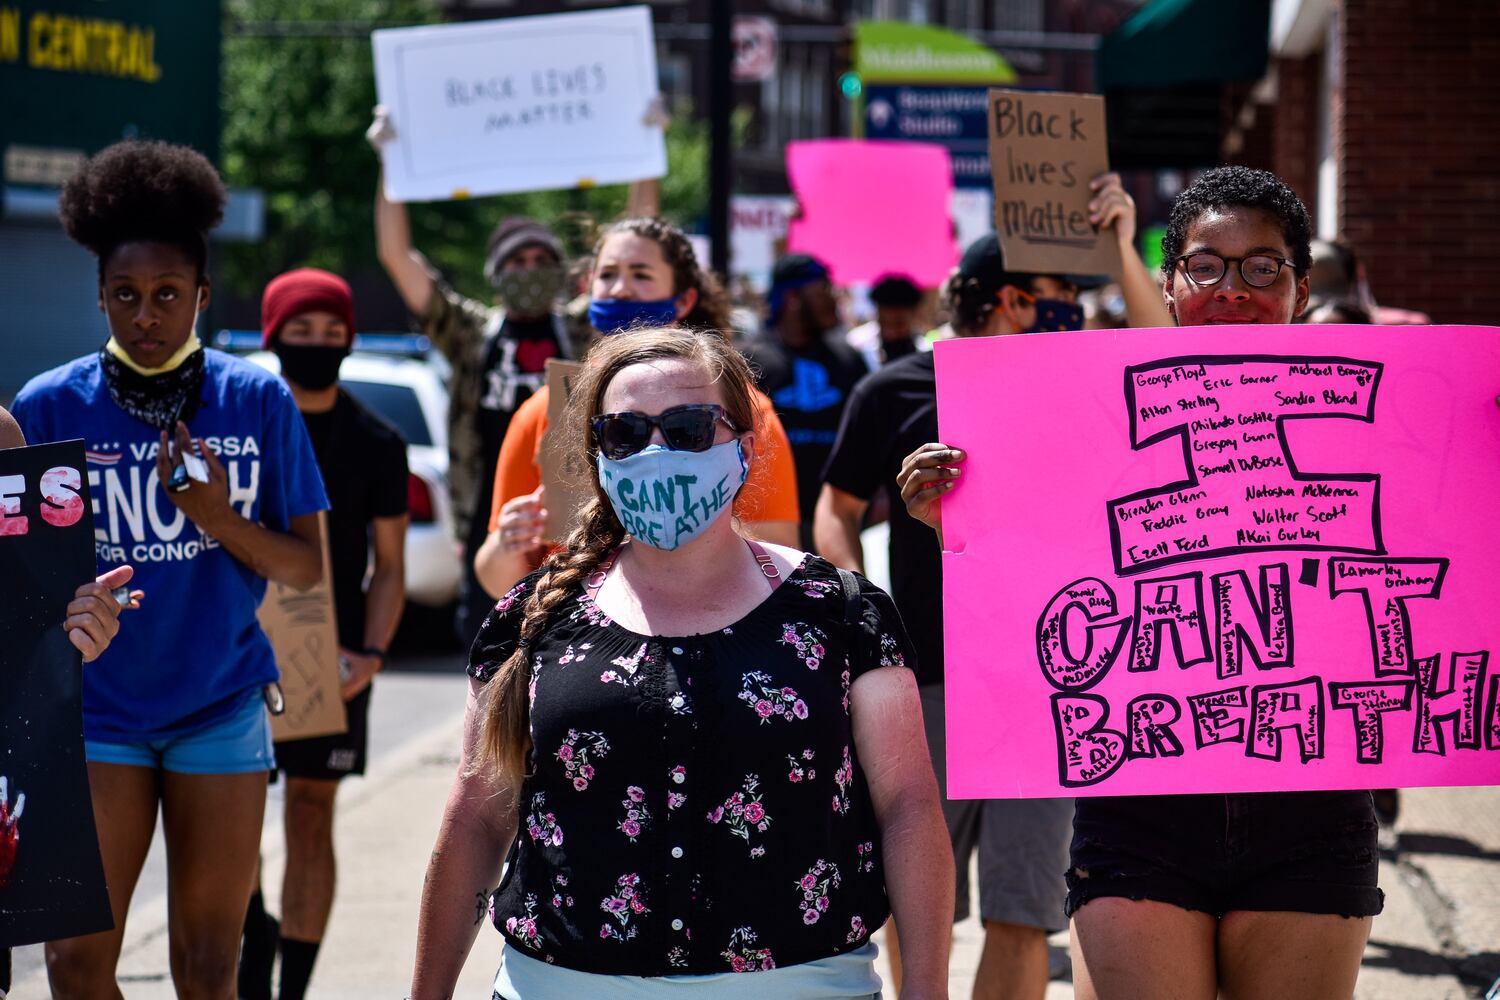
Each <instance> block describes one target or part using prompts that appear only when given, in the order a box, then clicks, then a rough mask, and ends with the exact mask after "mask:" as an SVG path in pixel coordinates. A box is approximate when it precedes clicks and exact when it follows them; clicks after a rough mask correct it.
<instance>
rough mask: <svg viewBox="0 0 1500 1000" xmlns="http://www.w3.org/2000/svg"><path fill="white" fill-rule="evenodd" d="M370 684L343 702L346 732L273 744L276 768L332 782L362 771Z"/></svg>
mask: <svg viewBox="0 0 1500 1000" xmlns="http://www.w3.org/2000/svg"><path fill="white" fill-rule="evenodd" d="M374 687H375V685H373V684H371V685H369V686H368V687H366V688H365V689H364V690H363V691H361V692H360V693H359V694H357V695H355V696H354V698H353V699H352V700H350V701H346V702H344V714H345V715H346V716H347V717H348V719H349V729H348V731H347V732H342V733H336V734H335V735H333V736H314V737H313V738H312V739H308V740H288V741H286V742H285V743H278V744H276V767H277V769H278V770H280V771H283V772H285V773H286V776H287V777H289V778H324V779H328V780H332V781H337V780H338V779H340V778H342V777H344V776H345V775H349V774H364V773H365V755H366V752H367V751H368V749H369V733H370V692H371V690H373V689H374Z"/></svg>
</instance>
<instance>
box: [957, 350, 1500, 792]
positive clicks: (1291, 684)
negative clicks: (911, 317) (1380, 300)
mask: <svg viewBox="0 0 1500 1000" xmlns="http://www.w3.org/2000/svg"><path fill="white" fill-rule="evenodd" d="M936 364H937V378H938V416H939V423H940V425H941V435H942V440H943V441H944V443H947V444H950V445H953V446H956V447H959V448H963V449H964V450H966V451H967V452H968V459H967V461H966V462H965V463H964V464H963V469H964V471H963V474H962V476H961V482H960V484H959V485H958V487H957V488H955V489H954V490H953V492H952V493H951V494H949V496H948V497H947V498H946V499H945V500H944V501H943V528H944V554H943V594H944V614H945V631H944V635H945V644H946V653H945V655H946V663H945V677H946V683H947V705H948V782H949V794H950V795H952V796H953V797H955V798H1031V797H1050V796H1058V795H1140V794H1157V793H1188V792H1244V791H1281V790H1313V789H1338V788H1392V787H1411V786H1422V785H1491V784H1500V611H1497V604H1500V405H1497V400H1496V396H1497V393H1500V329H1495V328H1490V327H1456V326H1449V327H1410V326H1407V327H1378V326H1324V327H1312V326H1284V327H1280V326H1278V327H1266V326H1242V327H1215V328H1207V327H1199V328H1190V329H1174V330H1099V331H1084V332H1079V333H1060V334H1034V335H1030V336H1016V337H995V338H975V339H966V340H953V341H946V342H943V343H940V344H938V345H937V358H936Z"/></svg>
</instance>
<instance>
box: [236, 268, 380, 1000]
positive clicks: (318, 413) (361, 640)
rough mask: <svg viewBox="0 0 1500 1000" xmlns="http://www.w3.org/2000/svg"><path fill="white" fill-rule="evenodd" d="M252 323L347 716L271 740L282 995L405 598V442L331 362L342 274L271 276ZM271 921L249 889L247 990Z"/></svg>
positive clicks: (321, 899) (271, 932)
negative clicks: (290, 412) (280, 807)
mask: <svg viewBox="0 0 1500 1000" xmlns="http://www.w3.org/2000/svg"><path fill="white" fill-rule="evenodd" d="M261 334H262V336H263V338H264V339H263V343H264V344H265V346H266V347H267V348H268V349H270V350H272V351H275V352H276V356H277V357H278V358H280V359H281V374H282V376H283V377H284V378H285V379H286V383H287V387H288V388H289V389H291V392H292V398H293V399H294V400H296V403H297V408H298V409H299V410H300V411H302V419H303V421H304V423H305V424H306V425H307V433H308V437H309V438H311V439H312V446H313V454H314V455H316V456H317V460H318V469H319V471H320V472H321V473H322V476H323V482H324V483H325V485H326V487H327V489H328V499H329V503H330V505H331V509H330V510H329V512H328V532H327V534H328V549H329V559H330V568H331V576H332V585H333V604H334V614H335V618H336V619H337V622H338V642H339V662H340V667H341V670H342V674H343V678H342V679H343V690H342V693H343V696H344V701H345V706H344V707H345V715H346V717H347V719H348V730H347V731H346V732H344V733H341V734H338V735H334V736H325V737H318V738H314V739H305V740H295V741H289V742H284V743H278V744H276V764H277V767H278V768H279V769H280V770H281V771H283V772H285V773H286V776H287V781H286V811H285V814H284V820H285V826H286V848H287V850H286V871H285V873H284V875H283V877H282V889H281V906H282V914H281V923H280V930H279V935H280V950H281V992H280V996H281V1000H301V998H302V997H303V995H304V994H305V992H306V990H307V984H308V981H309V979H310V978H311V977H312V969H313V963H314V962H315V961H316V959H317V954H318V947H319V944H320V943H321V941H322V939H323V933H324V931H325V930H326V928H327V925H328V915H329V911H330V910H331V909H332V907H333V892H334V881H335V870H336V861H335V858H334V852H333V811H334V800H335V796H336V793H337V792H338V783H339V780H340V779H341V778H343V777H345V776H346V775H350V774H362V773H364V769H365V754H366V746H367V742H368V719H369V711H370V682H371V680H372V679H373V678H374V676H375V674H376V673H378V672H379V671H380V668H381V667H382V666H383V665H384V663H385V650H386V647H387V646H388V645H389V644H390V641H391V638H392V636H394V635H395V632H396V625H397V623H398V622H399V621H400V619H401V611H402V608H403V607H404V606H405V603H406V589H405V562H404V557H403V552H404V549H405V547H406V525H407V510H406V485H407V484H406V480H407V467H406V442H405V440H403V439H402V437H401V434H400V432H398V431H397V430H396V429H395V428H394V427H392V426H391V425H390V424H388V423H387V422H386V421H385V420H384V419H382V418H381V417H380V416H378V415H377V414H376V413H374V412H373V411H371V410H370V409H369V408H368V407H366V406H365V405H364V404H362V403H360V402H359V400H357V399H355V398H354V397H353V396H352V395H351V394H349V393H348V392H347V391H346V390H344V389H343V388H342V387H340V386H339V384H338V374H339V366H340V365H341V364H342V363H343V360H344V358H346V357H348V355H349V351H350V348H351V347H352V345H353V340H354V296H353V294H352V293H351V292H350V291H349V284H348V282H346V281H344V279H343V278H340V277H339V276H338V275H336V274H330V273H329V272H327V271H320V270H317V269H315V268H307V267H304V268H299V269H297V270H295V271H288V272H287V273H286V274H282V275H279V276H278V277H276V278H275V279H273V280H272V281H271V283H270V284H268V285H267V286H266V290H265V294H264V296H263V297H262V298H261ZM371 540H373V542H374V544H373V546H371V544H370V542H371ZM372 547H373V550H374V561H373V569H372V568H371V560H370V550H371V548H372ZM367 571H368V572H369V574H370V585H369V589H368V592H366V590H365V588H364V579H365V575H366V572H367ZM276 927H277V924H276V921H275V920H274V919H273V918H271V917H269V916H267V914H266V912H265V906H264V900H263V898H262V896H261V893H260V891H259V890H258V889H257V891H256V892H255V894H254V895H253V896H252V898H251V900H250V908H249V912H248V913H247V914H246V918H245V942H244V947H243V948H242V949H241V958H240V990H239V995H240V996H241V997H243V998H246V1000H269V998H270V989H271V966H272V963H273V958H274V955H275V942H276V937H277V934H278V931H277V930H276Z"/></svg>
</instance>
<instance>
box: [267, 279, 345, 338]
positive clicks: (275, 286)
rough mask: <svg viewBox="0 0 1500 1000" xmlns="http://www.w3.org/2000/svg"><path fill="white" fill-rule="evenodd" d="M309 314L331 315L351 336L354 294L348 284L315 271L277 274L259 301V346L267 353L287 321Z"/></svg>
mask: <svg viewBox="0 0 1500 1000" xmlns="http://www.w3.org/2000/svg"><path fill="white" fill-rule="evenodd" d="M311 312H327V313H331V314H332V315H333V316H334V317H336V318H337V319H338V320H339V321H341V322H342V323H343V324H344V327H345V329H346V330H348V331H349V333H350V335H351V336H352V335H353V332H354V293H353V292H351V291H350V290H349V282H347V281H345V280H344V279H343V278H340V277H339V276H338V275H336V274H333V273H331V272H329V271H321V270H319V269H318V268H316V267H299V268H297V269H296V270H295V271H288V272H286V273H285V274H278V275H277V276H276V277H274V278H272V279H271V283H270V284H268V285H266V290H265V293H264V294H262V295H261V298H260V334H261V345H262V346H263V347H265V348H266V349H267V350H270V348H271V344H272V341H273V340H275V338H276V334H277V333H278V332H279V331H280V330H281V328H282V326H284V325H285V324H286V322H287V320H289V319H291V318H292V317H293V316H297V315H299V314H302V313H311Z"/></svg>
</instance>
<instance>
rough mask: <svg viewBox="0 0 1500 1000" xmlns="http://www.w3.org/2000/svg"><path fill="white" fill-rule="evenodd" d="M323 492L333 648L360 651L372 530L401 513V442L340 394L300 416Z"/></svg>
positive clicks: (403, 507)
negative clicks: (335, 634) (327, 406)
mask: <svg viewBox="0 0 1500 1000" xmlns="http://www.w3.org/2000/svg"><path fill="white" fill-rule="evenodd" d="M302 419H303V420H304V421H305V422H306V424H307V433H308V436H309V437H311V438H312V445H313V454H315V455H316V456H317V458H318V470H319V471H320V472H322V474H323V485H324V487H325V488H326V489H327V490H328V501H329V504H330V505H331V509H330V510H329V512H328V553H329V559H330V560H331V561H332V563H333V605H334V611H335V613H336V615H337V617H338V628H339V645H341V646H344V647H346V648H349V649H361V648H363V647H364V644H365V594H364V582H365V570H366V569H367V568H368V566H369V561H370V522H371V521H372V520H374V519H375V518H377V517H399V516H400V515H402V514H405V513H406V440H405V439H404V438H402V436H401V432H400V431H398V430H396V428H394V427H392V426H391V425H390V424H388V423H386V421H385V420H384V418H382V417H380V416H379V415H378V414H376V413H374V412H373V411H372V410H370V409H369V408H368V407H366V406H365V405H364V404H363V403H361V402H360V401H359V400H357V399H355V398H354V397H353V396H351V395H349V394H348V393H347V392H345V391H344V390H343V389H340V390H339V395H338V401H337V402H336V403H334V405H333V409H331V410H329V411H327V412H326V413H304V414H302Z"/></svg>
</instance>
